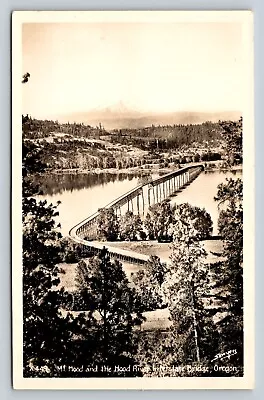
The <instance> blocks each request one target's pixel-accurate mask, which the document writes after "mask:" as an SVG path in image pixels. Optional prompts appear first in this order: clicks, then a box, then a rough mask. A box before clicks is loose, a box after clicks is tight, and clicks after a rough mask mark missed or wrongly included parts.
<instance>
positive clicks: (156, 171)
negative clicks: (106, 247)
mask: <svg viewBox="0 0 264 400" xmlns="http://www.w3.org/2000/svg"><path fill="white" fill-rule="evenodd" d="M201 164H205V163H191V164H183V165H182V168H185V167H189V166H195V165H201ZM206 164H207V165H208V164H209V165H210V163H209V162H206ZM212 164H215V163H214V162H212ZM175 169H176V168H171V167H170V168H169V167H168V168H140V167H133V168H123V169H118V168H105V169H100V168H95V169H92V170H87V169H82V168H74V169H62V170H58V169H55V170H51V171H46V172H45V174H55V175H63V174H76V175H78V174H80V175H81V174H87V175H88V174H103V173H105V174H137V173H145V174H146V175H147V174H159V173H164V174H166V173H169V172H172V171H175ZM239 170H243V164H240V165H234V166H233V167H226V168H223V167H219V166H217V165H214V166H213V167H205V172H207V171H222V172H227V171H239Z"/></svg>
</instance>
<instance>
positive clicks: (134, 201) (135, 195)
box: [69, 164, 204, 264]
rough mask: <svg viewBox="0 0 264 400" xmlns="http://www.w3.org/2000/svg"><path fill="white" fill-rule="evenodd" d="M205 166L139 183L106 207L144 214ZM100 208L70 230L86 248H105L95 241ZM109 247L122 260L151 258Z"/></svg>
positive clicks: (136, 260) (180, 170)
mask: <svg viewBox="0 0 264 400" xmlns="http://www.w3.org/2000/svg"><path fill="white" fill-rule="evenodd" d="M203 169H204V166H203V165H201V164H199V165H192V166H188V167H185V168H181V169H178V170H176V171H172V172H170V173H168V174H165V175H163V176H160V177H158V178H156V179H153V180H152V181H150V182H147V183H143V184H141V185H138V186H136V187H135V188H134V189H132V190H130V191H129V192H127V193H125V194H123V195H122V196H120V197H118V198H117V199H115V200H114V201H112V202H111V203H109V204H107V205H106V206H105V207H104V208H103V209H113V210H114V212H115V213H116V215H120V216H121V215H122V214H124V213H125V212H126V211H132V212H133V213H134V212H135V213H137V214H138V215H142V216H143V217H144V215H145V214H146V212H147V210H148V209H149V207H150V206H151V205H154V204H157V203H160V202H162V201H164V200H166V199H168V198H169V197H170V196H172V195H174V194H176V193H177V192H178V191H180V190H182V189H183V188H184V187H185V186H186V185H188V184H190V183H191V182H192V181H193V180H194V179H195V178H196V177H197V176H198V175H199V174H200V172H201V171H202V170H203ZM100 211H101V209H99V210H98V211H97V212H95V213H94V214H92V215H91V216H89V217H88V218H86V219H85V220H83V221H81V222H80V223H79V224H77V225H75V226H74V227H73V228H72V229H71V230H70V232H69V235H70V237H71V238H72V239H73V240H74V241H75V242H77V243H79V244H80V245H81V246H82V248H83V250H84V251H88V252H93V253H97V252H99V251H100V250H101V249H102V248H103V243H100V242H95V241H93V240H94V239H95V238H96V237H97V225H98V223H97V222H98V218H99V215H100ZM107 248H108V251H109V253H110V256H111V257H112V258H117V259H119V260H121V261H127V262H129V263H139V264H144V263H145V262H147V260H148V257H147V256H144V255H143V254H138V253H135V254H132V252H131V251H125V250H121V249H117V248H114V247H112V248H110V247H109V246H107Z"/></svg>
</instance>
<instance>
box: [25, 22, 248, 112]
mask: <svg viewBox="0 0 264 400" xmlns="http://www.w3.org/2000/svg"><path fill="white" fill-rule="evenodd" d="M22 44H23V47H22V52H23V65H22V68H23V70H22V74H24V73H26V72H29V73H30V75H31V76H30V79H29V82H28V83H27V84H24V85H23V114H30V115H31V116H32V117H35V118H58V117H59V116H61V115H67V114H68V113H74V112H85V111H90V110H93V109H98V108H99V109H100V108H105V107H112V106H114V105H115V104H117V103H119V102H122V103H123V104H124V105H125V107H127V108H129V109H132V110H138V111H142V112H166V111H167V112H172V111H205V112H206V111H208V112H210V111H213V112H218V111H241V110H242V101H243V98H242V97H243V96H242V95H241V88H242V84H243V68H244V67H243V59H244V55H243V46H242V40H241V24H239V23H236V22H226V23H215V22H214V23H207V22H206V23H205V22H203V23H171V22H169V23H153V22H152V23H132V22H131V23H53V24H47V23H27V24H23V33H22ZM22 74H21V75H22Z"/></svg>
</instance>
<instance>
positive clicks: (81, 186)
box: [38, 170, 242, 236]
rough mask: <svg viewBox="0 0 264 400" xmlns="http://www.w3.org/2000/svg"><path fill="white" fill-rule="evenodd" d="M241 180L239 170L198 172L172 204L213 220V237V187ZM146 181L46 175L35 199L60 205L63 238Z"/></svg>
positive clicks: (137, 177)
mask: <svg viewBox="0 0 264 400" xmlns="http://www.w3.org/2000/svg"><path fill="white" fill-rule="evenodd" d="M151 176H152V178H153V179H154V178H156V177H157V175H154V174H152V175H151ZM241 176H242V171H241V170H236V171H232V172H231V171H229V172H221V171H205V172H202V173H201V174H200V175H199V176H198V177H197V178H196V179H195V180H194V181H193V182H192V183H191V184H190V185H189V186H188V187H186V188H185V189H184V190H183V191H182V192H180V193H178V195H177V196H176V197H173V198H172V202H173V203H174V202H175V203H177V204H179V203H184V202H188V203H190V204H192V205H195V206H198V207H201V208H205V209H206V211H207V212H209V214H210V215H211V217H212V220H213V228H214V231H213V233H214V234H217V218H218V210H217V203H216V202H215V201H214V200H213V198H214V196H215V195H216V192H217V185H218V184H219V183H221V182H224V181H225V178H229V177H234V178H238V177H241ZM146 177H147V174H146V173H135V174H124V173H122V174H117V173H113V174H109V173H101V174H95V173H91V174H77V173H74V174H69V173H67V174H58V175H55V174H50V175H48V176H46V177H44V178H43V179H42V180H41V181H40V185H41V189H42V191H43V195H41V196H38V199H41V200H43V199H45V200H47V202H48V203H53V204H54V203H56V202H57V201H61V204H60V205H59V208H58V211H59V217H57V218H58V222H60V223H61V227H62V228H61V232H62V234H63V235H64V236H67V235H68V232H69V230H70V229H71V228H72V227H73V226H74V225H76V224H77V223H78V222H80V221H82V220H83V219H85V218H87V217H88V216H89V215H91V214H93V213H94V212H96V211H97V210H98V208H100V207H104V206H105V205H106V204H108V203H110V202H111V201H113V200H114V199H115V198H117V197H118V196H121V195H122V194H124V193H126V192H128V191H129V190H131V189H133V188H134V187H136V186H137V185H139V184H140V183H142V182H144V180H146Z"/></svg>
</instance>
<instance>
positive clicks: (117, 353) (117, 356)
mask: <svg viewBox="0 0 264 400" xmlns="http://www.w3.org/2000/svg"><path fill="white" fill-rule="evenodd" d="M76 283H77V290H78V292H79V293H80V294H81V295H82V297H83V300H84V310H87V311H90V312H91V313H92V315H93V317H94V318H95V319H96V321H97V325H96V328H95V329H96V337H97V345H96V354H97V360H98V363H100V364H105V365H108V366H110V367H111V368H112V370H111V372H110V375H111V376H112V375H113V371H114V366H115V365H120V366H128V365H132V364H133V354H134V353H135V352H136V347H137V346H136V343H135V340H134V331H133V328H134V327H136V326H137V325H140V324H141V323H142V321H143V317H142V315H141V313H140V312H139V310H140V309H141V306H140V304H139V299H138V297H137V295H136V292H135V290H134V289H133V288H131V287H130V284H129V281H128V279H127V278H126V275H125V273H124V271H123V269H122V265H121V264H120V263H119V262H118V261H114V262H111V261H110V258H109V254H108V252H107V249H105V248H104V249H103V250H102V251H101V252H100V254H99V255H98V256H97V257H93V258H91V259H89V260H88V261H87V262H86V263H84V262H83V261H81V262H79V264H78V270H77V277H76ZM130 372H132V371H130ZM130 372H129V373H130ZM117 375H118V373H117Z"/></svg>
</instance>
